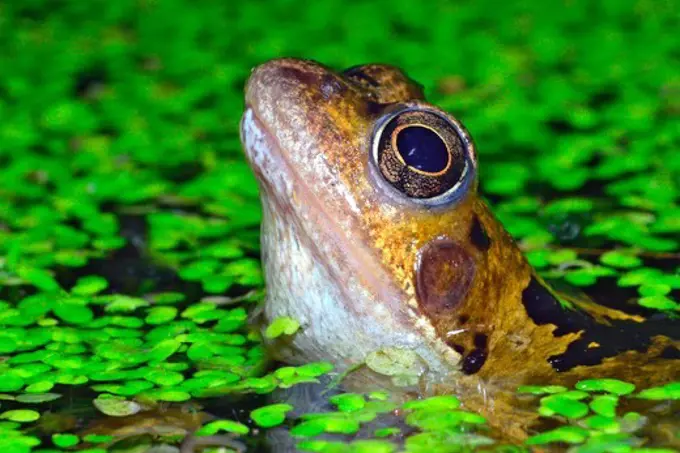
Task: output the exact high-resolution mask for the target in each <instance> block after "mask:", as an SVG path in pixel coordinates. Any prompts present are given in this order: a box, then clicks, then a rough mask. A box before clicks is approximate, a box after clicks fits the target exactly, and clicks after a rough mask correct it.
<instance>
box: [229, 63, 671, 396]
mask: <svg viewBox="0 0 680 453" xmlns="http://www.w3.org/2000/svg"><path fill="white" fill-rule="evenodd" d="M240 131H241V132H240V135H241V141H242V144H243V148H244V151H245V155H246V159H247V161H248V162H249V164H250V166H251V168H252V170H253V172H254V174H255V177H256V179H257V181H258V185H259V190H260V196H261V204H262V225H261V253H262V266H263V270H264V275H265V281H266V288H267V289H266V291H267V295H266V299H265V301H264V306H263V314H262V315H263V318H264V320H265V325H266V324H267V323H269V322H272V321H273V320H275V319H277V318H280V317H290V318H293V319H295V320H297V321H298V322H299V324H300V328H299V330H298V331H297V332H296V333H295V334H294V335H291V336H285V338H281V337H279V338H277V339H275V340H271V341H270V344H271V350H272V351H273V354H274V356H275V357H276V358H277V359H278V360H280V361H283V362H285V363H290V364H294V365H300V364H304V363H309V362H314V361H328V362H331V363H332V364H333V365H334V366H335V367H336V370H338V371H339V372H341V373H345V374H347V376H350V375H351V376H353V377H354V379H355V381H354V382H357V383H359V384H357V385H359V386H369V385H374V384H376V385H381V386H385V385H387V386H390V385H393V386H397V387H398V386H399V385H401V386H402V387H406V388H408V391H414V392H417V393H418V394H419V395H429V394H440V393H444V392H458V393H462V394H465V395H467V396H468V397H469V399H470V400H475V399H477V400H479V401H481V402H482V403H485V404H486V406H489V401H493V398H494V395H500V394H501V393H499V392H500V389H505V390H507V389H508V388H517V387H518V386H521V385H531V384H534V383H562V384H564V385H573V384H574V383H575V382H577V381H579V380H582V379H585V378H589V377H605V376H606V377H612V376H613V377H618V378H620V379H624V380H627V381H629V382H634V383H635V384H636V385H638V386H649V385H653V384H655V383H659V382H667V381H670V380H673V379H674V378H678V374H679V373H678V370H679V367H678V365H679V364H680V361H679V360H678V357H679V356H680V354H679V351H680V350H679V340H680V329H678V327H679V325H678V322H677V321H676V320H674V319H672V318H671V317H668V316H663V315H655V316H642V315H640V314H639V313H628V312H624V311H622V310H618V309H614V308H610V307H607V306H604V305H600V304H597V303H595V302H593V301H592V300H589V299H587V298H586V297H573V296H570V295H567V294H562V293H558V292H557V291H556V290H554V289H553V288H552V287H551V286H550V285H549V284H548V283H547V282H546V281H545V280H544V279H542V278H541V277H540V276H539V275H538V273H537V272H536V271H535V269H533V268H532V266H531V265H530V264H529V262H528V260H527V258H526V257H525V256H524V254H523V253H522V250H521V249H520V247H519V245H518V243H517V242H516V241H515V239H514V238H513V237H512V236H511V235H510V234H509V233H508V232H507V230H506V229H505V228H504V226H503V225H502V224H501V222H500V221H499V220H498V219H497V217H496V216H495V215H494V213H493V212H492V210H491V208H490V207H489V205H488V204H487V202H486V201H485V200H484V198H483V196H482V194H480V191H479V163H478V154H477V147H476V143H475V142H474V141H473V139H472V137H471V135H470V133H469V131H468V130H467V129H466V127H465V126H464V125H463V123H462V122H461V121H460V120H459V119H458V118H456V117H455V116H453V115H452V114H451V113H450V112H448V111H445V110H444V109H441V108H439V107H437V106H436V105H433V104H431V103H429V102H428V101H427V99H426V96H425V90H424V88H423V86H422V85H421V84H419V83H418V82H416V81H414V80H413V79H411V78H410V77H409V76H408V75H407V74H406V73H405V72H404V71H402V70H401V69H399V68H398V67H395V66H391V65H387V64H379V63H375V64H371V63H369V64H363V65H359V66H354V67H351V68H349V69H346V70H344V71H336V70H334V69H332V68H330V67H328V66H326V65H323V64H321V63H318V62H315V61H311V60H305V59H296V58H279V59H275V60H271V61H269V62H266V63H263V64H261V65H260V66H257V67H256V68H255V69H254V70H253V71H252V73H251V74H250V76H249V78H248V81H247V83H246V88H245V110H244V113H243V116H242V119H241V123H240ZM386 361H387V362H388V365H387V366H381V365H375V364H376V363H377V364H383V365H384V363H385V362H386ZM392 365H394V366H392ZM395 370H397V371H395ZM400 373H401V374H404V373H406V374H408V375H409V379H401V380H399V379H397V380H395V379H394V377H395V375H396V374H400ZM390 374H391V375H392V376H389V375H390ZM386 375H388V376H387V377H386ZM388 377H389V378H391V379H387V378H388ZM397 381H398V382H397ZM362 388H363V387H362ZM499 398H500V397H499ZM500 404H501V402H500V400H499V399H497V400H496V403H495V405H496V407H498V406H499V405H500Z"/></svg>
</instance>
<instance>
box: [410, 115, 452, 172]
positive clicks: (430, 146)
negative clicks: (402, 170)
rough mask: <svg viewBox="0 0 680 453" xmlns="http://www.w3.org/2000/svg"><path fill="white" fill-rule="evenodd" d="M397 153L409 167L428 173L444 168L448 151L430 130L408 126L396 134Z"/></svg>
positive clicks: (447, 158) (437, 136)
mask: <svg viewBox="0 0 680 453" xmlns="http://www.w3.org/2000/svg"><path fill="white" fill-rule="evenodd" d="M397 151H398V152H399V154H400V155H401V158H402V159H404V162H405V163H406V165H408V166H409V167H413V168H415V169H418V170H420V171H425V172H428V173H437V172H440V171H442V170H444V169H445V168H446V164H447V163H448V162H449V151H448V150H447V149H446V144H445V143H444V141H443V140H442V138H441V137H440V136H439V135H437V133H436V132H434V131H433V130H431V129H428V128H427V127H422V126H409V127H405V128H404V129H402V130H400V131H399V132H398V134H397Z"/></svg>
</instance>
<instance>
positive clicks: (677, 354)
mask: <svg viewBox="0 0 680 453" xmlns="http://www.w3.org/2000/svg"><path fill="white" fill-rule="evenodd" d="M659 357H661V358H662V359H674V360H680V349H678V348H676V347H675V346H667V347H666V348H664V350H663V351H661V354H660V355H659Z"/></svg>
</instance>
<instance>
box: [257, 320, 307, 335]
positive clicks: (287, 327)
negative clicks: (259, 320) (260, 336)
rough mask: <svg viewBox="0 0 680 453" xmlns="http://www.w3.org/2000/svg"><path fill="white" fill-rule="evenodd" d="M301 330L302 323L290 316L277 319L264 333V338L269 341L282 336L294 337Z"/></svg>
mask: <svg viewBox="0 0 680 453" xmlns="http://www.w3.org/2000/svg"><path fill="white" fill-rule="evenodd" d="M298 329H300V323H299V322H297V321H296V320H295V319H293V318H290V317H288V316H282V317H280V318H276V319H275V320H274V321H273V322H272V323H271V324H269V326H267V329H266V330H265V332H264V336H265V337H267V338H269V339H274V338H278V337H280V336H281V335H293V334H294V333H295V332H297V331H298Z"/></svg>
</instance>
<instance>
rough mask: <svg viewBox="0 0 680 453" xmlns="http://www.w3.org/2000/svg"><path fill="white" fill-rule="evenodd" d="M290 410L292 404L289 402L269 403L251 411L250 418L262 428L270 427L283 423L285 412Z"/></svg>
mask: <svg viewBox="0 0 680 453" xmlns="http://www.w3.org/2000/svg"><path fill="white" fill-rule="evenodd" d="M291 410H293V406H291V405H290V404H270V405H269V406H264V407H260V408H258V409H255V410H254V411H252V412H251V413H250V418H252V419H253V421H254V422H255V423H257V425H258V426H261V427H262V428H272V427H274V426H278V425H280V424H281V423H283V421H284V420H285V419H286V413H288V412H290V411H291Z"/></svg>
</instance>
